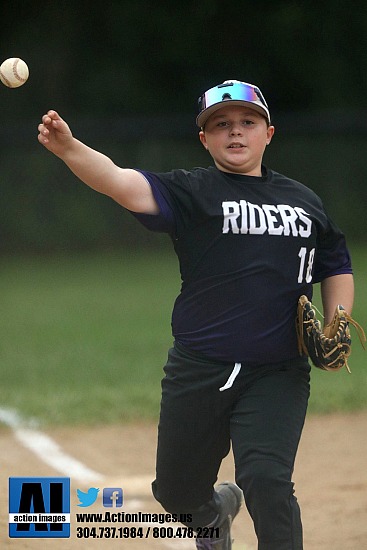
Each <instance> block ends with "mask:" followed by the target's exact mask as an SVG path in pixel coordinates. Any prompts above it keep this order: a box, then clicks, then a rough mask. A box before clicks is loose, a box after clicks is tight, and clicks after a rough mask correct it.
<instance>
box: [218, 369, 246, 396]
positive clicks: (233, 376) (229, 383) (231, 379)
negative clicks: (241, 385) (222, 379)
mask: <svg viewBox="0 0 367 550" xmlns="http://www.w3.org/2000/svg"><path fill="white" fill-rule="evenodd" d="M241 366H242V365H241V363H235V364H234V367H233V371H232V372H231V374H230V376H229V378H228V380H227V382H226V383H225V384H224V386H222V387H221V388H219V391H225V390H228V389H229V388H231V387H232V386H233V382H234V381H235V380H236V378H237V376H238V373H239V372H240V370H241Z"/></svg>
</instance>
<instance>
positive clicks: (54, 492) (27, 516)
mask: <svg viewBox="0 0 367 550" xmlns="http://www.w3.org/2000/svg"><path fill="white" fill-rule="evenodd" d="M9 537H12V538H14V537H17V538H68V537H70V478H68V477H11V478H9Z"/></svg>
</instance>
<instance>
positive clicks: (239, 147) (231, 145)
mask: <svg viewBox="0 0 367 550" xmlns="http://www.w3.org/2000/svg"><path fill="white" fill-rule="evenodd" d="M242 147H244V145H242V143H231V144H230V145H229V146H228V149H241V148H242Z"/></svg>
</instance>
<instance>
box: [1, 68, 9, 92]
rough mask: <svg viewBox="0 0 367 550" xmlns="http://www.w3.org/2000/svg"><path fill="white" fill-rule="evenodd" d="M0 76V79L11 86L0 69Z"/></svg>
mask: <svg viewBox="0 0 367 550" xmlns="http://www.w3.org/2000/svg"><path fill="white" fill-rule="evenodd" d="M0 76H1V80H2V81H3V82H4V83H5V84H6V85H7V86H8V87H9V88H11V83H10V82H9V80H8V79H7V78H6V76H5V75H4V73H3V72H2V71H1V70H0Z"/></svg>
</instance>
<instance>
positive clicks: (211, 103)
mask: <svg viewBox="0 0 367 550" xmlns="http://www.w3.org/2000/svg"><path fill="white" fill-rule="evenodd" d="M227 101H228V102H230V103H231V104H232V105H248V106H249V107H251V109H254V110H255V111H257V112H259V113H260V114H261V115H263V116H264V117H265V118H266V119H267V121H268V123H269V124H270V113H269V107H268V105H267V103H266V101H265V98H264V96H263V95H262V93H261V91H260V89H259V88H258V87H257V86H254V85H253V84H248V83H247V82H241V81H240V80H225V81H224V82H223V84H218V86H214V88H210V90H207V91H206V92H205V93H204V94H203V95H202V96H200V97H199V99H198V104H199V114H198V116H197V118H196V124H197V125H198V126H199V128H202V127H203V126H204V124H205V123H206V121H207V120H208V118H209V117H210V115H211V114H213V113H214V112H215V111H217V110H218V109H220V108H221V107H223V103H224V102H227Z"/></svg>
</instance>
